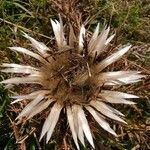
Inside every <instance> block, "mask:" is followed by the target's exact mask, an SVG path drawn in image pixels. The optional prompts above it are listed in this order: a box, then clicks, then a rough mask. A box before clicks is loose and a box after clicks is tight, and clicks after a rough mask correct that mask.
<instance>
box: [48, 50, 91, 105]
mask: <svg viewBox="0 0 150 150" xmlns="http://www.w3.org/2000/svg"><path fill="white" fill-rule="evenodd" d="M51 63H52V67H51V68H50V72H52V74H51V76H49V74H47V81H48V82H47V84H46V86H47V87H48V88H49V89H50V90H51V94H52V95H53V97H54V98H55V99H56V100H60V101H62V102H68V101H69V102H70V103H80V104H81V103H84V104H86V103H88V102H89V100H90V97H91V96H92V94H93V89H94V88H93V86H92V85H91V84H89V83H88V79H89V76H87V72H88V65H87V64H88V61H86V59H85V58H83V56H81V55H79V54H76V53H73V52H71V51H68V52H65V53H62V54H58V55H55V56H54V57H53V58H52V61H51ZM84 74H85V75H84ZM84 76H85V79H84V80H85V81H84V82H83V83H81V84H78V82H80V78H81V77H82V78H84ZM77 80H79V81H77ZM81 80H83V79H81ZM60 98H61V99H60Z"/></svg>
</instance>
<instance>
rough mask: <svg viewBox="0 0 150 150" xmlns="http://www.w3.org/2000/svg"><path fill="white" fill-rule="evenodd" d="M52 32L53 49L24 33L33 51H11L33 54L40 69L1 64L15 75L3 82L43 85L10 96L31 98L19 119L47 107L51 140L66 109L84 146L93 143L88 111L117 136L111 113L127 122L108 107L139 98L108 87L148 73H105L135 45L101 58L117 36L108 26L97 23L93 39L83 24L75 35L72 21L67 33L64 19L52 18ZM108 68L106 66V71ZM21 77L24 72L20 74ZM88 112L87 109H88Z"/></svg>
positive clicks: (46, 127)
mask: <svg viewBox="0 0 150 150" xmlns="http://www.w3.org/2000/svg"><path fill="white" fill-rule="evenodd" d="M51 24H52V28H53V31H54V35H55V39H56V44H57V45H56V46H55V49H54V50H53V48H51V49H50V48H48V47H47V46H46V45H45V44H43V43H41V42H38V41H36V40H35V39H34V38H32V37H30V36H29V35H27V34H26V33H23V34H24V35H23V36H24V37H25V38H27V39H28V40H29V41H30V42H31V45H32V47H33V48H34V49H35V51H32V50H28V49H26V48H23V47H9V48H10V50H12V51H16V52H19V53H23V54H26V55H29V56H30V57H33V58H35V59H36V60H37V61H38V62H39V63H40V65H39V66H38V67H35V66H28V65H20V64H13V63H11V64H8V63H3V64H2V65H1V67H2V68H4V69H2V70H1V71H2V72H7V73H15V74H16V77H13V78H10V79H7V80H4V81H2V82H1V83H4V84H8V85H9V84H17V85H18V84H34V85H40V89H38V90H36V91H34V92H32V93H29V94H27V95H18V96H12V98H13V99H15V100H14V101H13V102H12V103H16V102H21V101H23V100H30V102H29V103H28V104H27V106H26V107H25V108H24V109H23V110H22V112H21V113H20V114H19V115H18V117H17V119H19V120H22V119H23V118H26V119H30V118H31V117H33V116H34V115H36V114H38V113H40V112H42V111H44V110H45V109H48V108H49V114H48V116H47V118H46V120H45V122H44V125H43V128H42V131H41V136H40V140H41V139H42V138H43V136H44V135H46V141H47V142H48V141H49V140H50V138H51V136H52V133H53V131H54V128H55V126H56V124H57V122H58V120H59V116H60V113H61V112H62V111H63V112H64V111H65V113H66V116H67V120H68V124H69V127H70V130H71V133H72V137H73V140H74V143H75V145H76V147H77V149H80V148H79V143H78V141H80V142H81V144H83V145H84V146H85V142H84V139H85V138H84V137H86V139H87V140H88V142H89V143H90V145H91V146H92V147H93V148H94V142H93V138H92V133H91V130H90V126H89V124H88V120H87V117H86V115H87V114H86V112H89V113H88V115H91V116H92V117H93V118H94V119H95V120H96V122H98V124H99V125H100V126H101V127H102V128H103V129H104V130H106V131H108V132H109V133H111V134H113V135H114V136H116V133H115V132H114V130H113V129H111V127H110V126H109V123H108V122H107V121H106V119H107V117H108V118H111V119H113V120H116V121H119V122H122V123H126V122H125V121H124V120H123V119H122V117H123V116H124V115H123V114H122V113H121V112H119V111H118V110H116V109H114V108H113V107H111V106H110V105H109V103H111V104H135V103H134V102H132V101H129V100H127V99H134V98H138V96H135V95H132V94H127V93H123V92H119V91H113V90H111V88H107V87H108V86H109V87H110V86H115V85H126V84H130V83H135V82H138V81H140V80H141V78H143V77H144V76H143V75H141V74H140V72H139V71H130V70H129V71H114V72H112V71H104V69H105V68H106V67H108V66H109V65H110V64H112V63H114V62H116V61H117V60H118V59H120V58H121V57H122V56H123V55H124V54H125V53H126V52H127V51H128V50H129V49H130V48H131V45H126V46H122V47H121V48H116V49H118V50H117V51H116V52H115V53H113V54H111V55H110V56H108V57H106V58H104V59H103V60H101V59H99V58H100V56H101V55H102V53H103V52H104V51H105V52H107V49H108V46H110V42H111V40H112V39H113V38H114V36H115V34H113V35H111V36H110V37H108V34H109V30H110V28H109V27H107V26H106V27H105V28H104V29H103V30H102V31H101V33H100V34H99V24H98V25H97V27H96V29H95V31H94V33H93V34H92V35H91V37H90V38H86V37H87V36H86V30H85V27H84V25H82V26H81V28H80V32H79V35H76V34H75V32H74V29H73V27H72V26H71V25H70V29H69V30H70V31H69V34H66V35H65V34H64V27H63V23H62V20H61V19H60V22H58V21H57V20H51ZM105 70H106V69H105ZM17 75H19V76H18V77H17ZM20 75H22V76H20ZM85 110H86V111H85Z"/></svg>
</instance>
